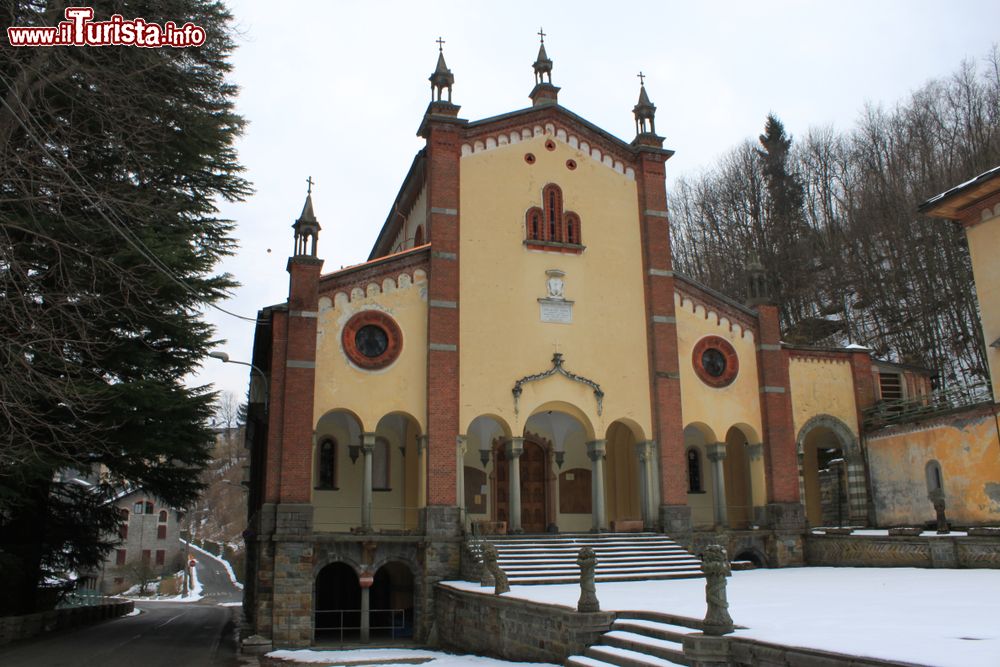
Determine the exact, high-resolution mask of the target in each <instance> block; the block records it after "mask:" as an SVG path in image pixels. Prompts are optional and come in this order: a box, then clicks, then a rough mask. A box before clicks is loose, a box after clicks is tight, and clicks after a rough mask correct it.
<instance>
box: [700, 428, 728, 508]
mask: <svg viewBox="0 0 1000 667" xmlns="http://www.w3.org/2000/svg"><path fill="white" fill-rule="evenodd" d="M705 449H706V451H707V454H708V460H709V461H711V462H712V491H713V493H712V496H713V503H714V505H715V513H714V517H715V527H716V528H725V527H726V526H728V525H729V520H728V519H727V518H726V473H725V472H724V471H723V469H722V462H723V461H725V460H726V443H724V442H717V443H715V444H714V445H708V446H707V447H705Z"/></svg>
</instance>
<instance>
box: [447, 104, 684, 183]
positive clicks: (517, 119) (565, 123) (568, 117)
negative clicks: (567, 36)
mask: <svg viewBox="0 0 1000 667" xmlns="http://www.w3.org/2000/svg"><path fill="white" fill-rule="evenodd" d="M546 122H548V123H551V124H552V125H554V126H556V128H558V129H562V130H564V131H565V132H566V133H567V134H575V135H578V136H581V137H585V138H586V140H587V143H589V144H590V145H592V146H594V147H596V148H599V149H600V150H601V151H602V152H603V153H607V154H609V155H612V156H614V157H615V158H616V159H618V160H621V161H622V162H623V163H625V164H627V165H628V166H630V167H632V168H633V169H636V168H637V167H638V161H639V155H640V153H643V154H646V155H649V153H654V154H655V156H656V158H658V159H659V160H661V161H662V160H666V159H667V158H668V157H670V156H671V155H673V151H670V150H666V149H651V148H650V147H648V146H643V147H635V146H633V145H631V144H628V143H626V142H624V141H622V140H621V139H619V138H618V137H616V136H614V135H613V134H611V133H610V132H608V131H606V130H604V129H602V128H600V127H598V126H597V125H594V124H593V123H591V122H590V121H588V120H586V119H585V118H582V117H581V116H578V115H576V114H575V113H573V112H572V111H570V110H568V109H566V108H565V107H562V106H560V105H558V104H548V105H544V106H539V107H528V108H526V109H521V110H519V111H512V112H510V113H507V114H502V115H500V116H494V117H492V118H485V119H483V120H478V121H475V122H472V123H469V124H468V125H466V126H465V127H464V128H463V135H464V138H465V140H466V141H475V140H477V139H480V140H482V139H486V138H488V137H490V136H493V135H496V134H498V133H503V132H510V131H512V130H520V129H523V128H526V127H529V126H530V127H534V126H535V125H538V124H542V125H543V127H544V124H545V123H546Z"/></svg>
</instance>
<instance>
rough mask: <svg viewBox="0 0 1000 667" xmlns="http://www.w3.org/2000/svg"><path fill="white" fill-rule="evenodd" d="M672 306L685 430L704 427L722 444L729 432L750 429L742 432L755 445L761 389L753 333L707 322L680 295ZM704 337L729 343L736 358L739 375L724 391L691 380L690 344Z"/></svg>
mask: <svg viewBox="0 0 1000 667" xmlns="http://www.w3.org/2000/svg"><path fill="white" fill-rule="evenodd" d="M674 304H675V306H676V315H677V354H678V356H679V361H680V374H681V412H682V414H683V415H684V424H685V425H687V424H693V423H696V422H697V423H700V424H704V425H705V426H707V427H708V428H709V429H711V431H712V434H713V437H714V440H715V442H723V441H724V440H725V438H726V433H727V432H728V431H729V429H730V428H731V427H733V426H736V425H743V426H744V428H745V427H749V429H746V428H745V430H747V431H748V432H747V433H746V435H747V439H748V440H750V441H752V442H760V434H761V432H762V429H761V422H760V386H759V381H758V379H757V350H756V341H755V340H754V337H753V332H751V331H744V330H743V329H742V327H740V326H739V325H733V326H732V328H731V329H730V325H729V321H728V320H727V319H726V318H725V317H721V318H720V317H718V316H717V315H716V313H714V312H709V313H708V317H706V313H705V307H704V306H702V305H701V304H695V303H694V302H693V301H691V300H690V299H688V298H686V297H682V296H681V295H680V294H677V295H675V298H674ZM709 335H712V336H719V337H720V338H724V339H726V340H727V341H729V343H730V344H731V345H732V346H733V348H734V349H735V350H736V354H737V356H738V357H739V363H740V370H739V374H738V375H737V376H736V379H735V380H734V381H733V383H732V384H730V385H729V386H727V387H721V388H715V387H710V386H708V385H707V384H705V383H704V382H702V381H701V379H700V378H699V377H698V376H697V375H696V374H695V371H694V366H693V365H692V360H691V354H692V352H693V350H694V346H695V344H697V342H698V341H699V340H701V339H702V338H704V337H705V336H709ZM708 444H711V443H708Z"/></svg>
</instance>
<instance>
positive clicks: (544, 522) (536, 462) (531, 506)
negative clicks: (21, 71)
mask: <svg viewBox="0 0 1000 667" xmlns="http://www.w3.org/2000/svg"><path fill="white" fill-rule="evenodd" d="M494 461H495V462H496V465H495V466H494V468H493V470H494V471H495V472H494V484H493V489H494V491H495V496H494V498H495V502H494V503H493V507H494V508H495V513H496V516H495V517H494V518H495V520H496V521H506V522H507V526H508V528H509V527H510V468H509V466H510V461H509V460H508V459H507V446H506V444H504V443H498V444H497V445H495V446H494ZM519 468H520V472H521V530H523V531H524V532H526V533H544V532H545V531H546V529H547V528H548V526H549V524H550V523H554V522H555V517H549V516H548V514H549V503H548V486H549V477H550V471H549V456H548V452H547V451H546V447H545V446H544V445H543V444H540V443H538V442H536V441H534V440H528V439H527V438H525V440H524V451H523V452H522V454H521V457H520V466H519Z"/></svg>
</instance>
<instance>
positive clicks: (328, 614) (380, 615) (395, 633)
mask: <svg viewBox="0 0 1000 667" xmlns="http://www.w3.org/2000/svg"><path fill="white" fill-rule="evenodd" d="M314 613H315V623H314V626H313V641H314V642H315V641H316V639H317V637H318V636H319V634H320V633H331V634H332V633H336V634H338V635H339V641H340V642H343V641H344V633H345V632H346V633H349V634H350V635H352V637H351V638H352V639H353V638H354V636H360V634H361V610H360V609H317V610H316V611H315V612H314ZM348 614H350V615H351V616H349V617H348V616H347V615H348ZM321 619H323V620H322V623H324V624H325V623H333V624H332V625H321ZM335 620H339V622H336V623H335V622H334V621H335ZM380 621H381V622H380ZM348 623H351V624H350V625H348ZM353 623H357V625H353ZM380 630H388V631H389V633H390V636H391V637H392V639H397V638H399V637H402V636H404V633H405V631H406V610H405V609H370V610H368V631H369V633H375V632H377V631H380Z"/></svg>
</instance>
